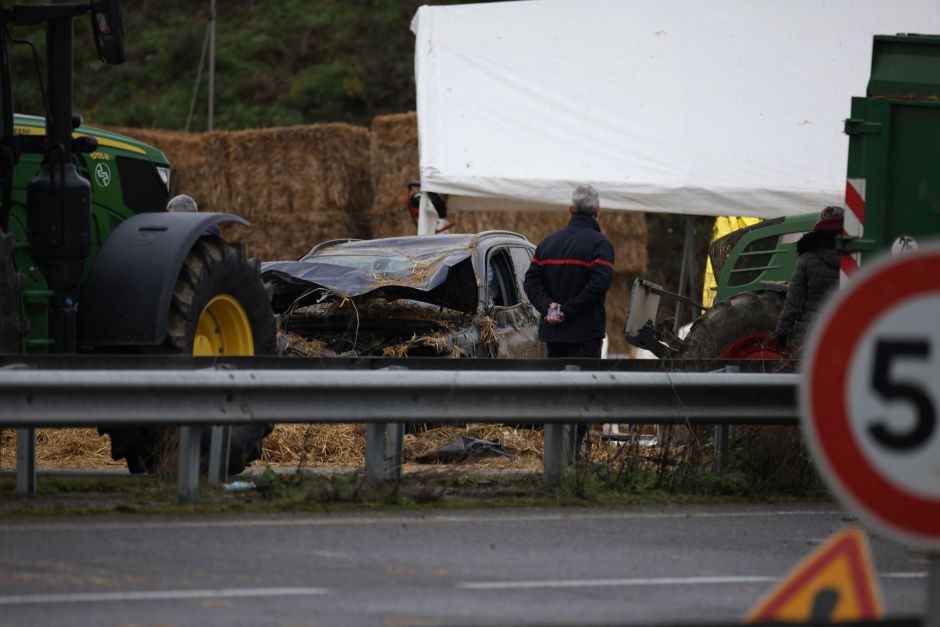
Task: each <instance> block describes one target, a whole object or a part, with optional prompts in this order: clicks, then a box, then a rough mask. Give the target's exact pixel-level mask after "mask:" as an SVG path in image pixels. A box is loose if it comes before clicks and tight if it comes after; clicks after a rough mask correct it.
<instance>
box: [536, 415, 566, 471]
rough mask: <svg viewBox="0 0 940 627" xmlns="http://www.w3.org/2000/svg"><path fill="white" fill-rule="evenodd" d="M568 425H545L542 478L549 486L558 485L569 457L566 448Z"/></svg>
mask: <svg viewBox="0 0 940 627" xmlns="http://www.w3.org/2000/svg"><path fill="white" fill-rule="evenodd" d="M566 426H567V425H561V424H547V425H545V430H544V431H545V434H544V435H545V444H544V447H543V449H542V476H543V478H544V480H545V483H546V484H547V485H558V483H560V482H561V473H562V471H563V470H564V467H565V466H566V465H567V462H568V459H569V456H568V453H567V450H566V449H567V447H566V446H565V441H566V440H567V439H568V438H566V437H565V436H566V433H565V432H566V431H567V429H566V428H565V427H566Z"/></svg>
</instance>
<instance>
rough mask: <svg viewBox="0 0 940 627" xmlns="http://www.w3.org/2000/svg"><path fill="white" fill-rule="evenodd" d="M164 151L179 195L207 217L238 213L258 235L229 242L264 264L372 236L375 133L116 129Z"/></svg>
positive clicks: (230, 234) (321, 127)
mask: <svg viewBox="0 0 940 627" xmlns="http://www.w3.org/2000/svg"><path fill="white" fill-rule="evenodd" d="M115 130H116V131H117V132H121V133H124V134H126V135H128V136H131V137H135V138H137V139H140V140H141V141H144V142H147V143H149V144H152V145H154V146H156V147H157V148H160V149H161V150H162V151H163V152H164V153H165V154H166V155H167V158H168V159H169V160H170V163H171V165H172V170H173V173H172V175H171V189H172V193H174V194H176V193H185V194H189V195H190V196H192V197H193V198H195V199H196V202H198V203H199V207H200V209H201V210H202V211H221V212H226V213H234V214H236V215H240V216H241V217H243V218H245V219H247V220H248V221H249V222H251V224H252V226H251V229H250V230H248V231H245V230H244V229H243V228H242V227H240V226H236V225H229V226H226V227H224V228H223V235H225V237H227V238H229V239H232V240H237V241H240V242H242V243H243V244H245V247H246V249H247V250H248V253H249V254H250V255H252V256H256V257H260V258H262V259H293V258H296V257H299V256H300V255H302V254H303V253H305V252H307V250H309V249H310V247H311V246H313V245H314V244H317V243H319V242H322V241H324V240H328V239H335V238H341V237H359V238H365V237H369V236H370V230H371V229H370V227H369V209H370V207H371V206H372V182H371V170H370V162H369V146H370V139H371V134H370V132H369V130H368V129H365V128H362V127H358V126H352V125H349V124H317V125H311V126H294V127H283V128H270V129H262V130H251V131H214V132H211V133H199V134H187V133H175V132H171V131H154V130H137V129H115Z"/></svg>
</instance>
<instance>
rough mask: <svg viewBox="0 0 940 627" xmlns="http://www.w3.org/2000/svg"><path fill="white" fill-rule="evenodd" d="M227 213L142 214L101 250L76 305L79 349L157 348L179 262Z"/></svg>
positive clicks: (230, 217) (115, 233) (226, 219)
mask: <svg viewBox="0 0 940 627" xmlns="http://www.w3.org/2000/svg"><path fill="white" fill-rule="evenodd" d="M222 222H238V223H239V224H244V225H246V226H247V225H248V221H247V220H245V219H244V218H240V217H238V216H235V215H232V214H228V213H180V212H177V213H142V214H139V215H136V216H134V217H132V218H129V219H127V220H125V221H124V222H122V223H121V224H120V225H119V226H118V227H117V228H116V229H114V231H113V232H112V233H111V235H110V236H109V237H108V239H107V240H106V241H105V243H104V245H103V246H102V247H101V251H100V252H99V253H98V256H97V258H96V259H95V262H94V264H93V265H92V267H91V270H90V271H89V273H88V277H87V279H86V281H85V284H84V286H83V287H82V292H81V300H80V301H79V304H78V342H79V346H86V347H89V346H156V345H158V344H161V343H163V340H164V338H165V337H166V325H167V317H168V315H169V312H170V299H171V297H172V295H173V289H174V288H175V286H176V279H177V277H178V276H179V272H180V269H181V268H182V266H183V261H184V260H185V259H186V255H187V254H188V253H189V251H190V249H191V248H192V247H193V245H194V244H195V243H196V242H197V241H198V240H199V238H200V237H203V236H204V235H206V230H207V229H209V228H210V227H212V226H214V225H217V224H220V223H222Z"/></svg>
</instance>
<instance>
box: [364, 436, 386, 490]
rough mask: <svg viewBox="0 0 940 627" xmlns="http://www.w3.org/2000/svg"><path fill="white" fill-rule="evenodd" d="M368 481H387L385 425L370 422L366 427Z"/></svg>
mask: <svg viewBox="0 0 940 627" xmlns="http://www.w3.org/2000/svg"><path fill="white" fill-rule="evenodd" d="M366 479H368V480H369V481H384V480H385V425H384V424H383V423H379V422H370V423H369V424H367V425H366Z"/></svg>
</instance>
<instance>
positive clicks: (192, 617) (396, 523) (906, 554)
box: [0, 504, 927, 626]
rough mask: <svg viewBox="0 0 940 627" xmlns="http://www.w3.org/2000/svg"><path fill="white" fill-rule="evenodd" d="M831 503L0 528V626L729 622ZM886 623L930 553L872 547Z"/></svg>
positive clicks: (825, 529)
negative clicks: (888, 615) (885, 608)
mask: <svg viewBox="0 0 940 627" xmlns="http://www.w3.org/2000/svg"><path fill="white" fill-rule="evenodd" d="M851 522H852V519H851V517H849V516H847V515H846V514H844V513H843V512H842V511H841V510H840V508H839V507H838V506H837V505H834V504H821V505H813V506H806V505H779V506H739V505H738V506H730V505H720V506H719V505H712V506H668V507H666V506H664V507H638V508H630V509H583V510H581V509H564V510H543V509H535V510H492V511H487V510H474V511H454V512H445V513H440V512H439V513H404V514H403V513H394V514H317V515H310V514H304V515H270V516H261V515H257V514H253V515H250V516H248V515H244V516H242V515H225V516H217V517H213V516H201V515H200V516H197V515H173V516H165V517H161V516H149V515H148V516H139V515H126V516H108V517H84V518H83V517H66V518H55V517H48V518H42V519H31V520H6V521H2V522H0V545H2V551H0V625H90V624H95V625H128V624H151V625H152V624H160V625H262V624H263V625H290V626H297V625H426V624H462V625H468V624H501V625H505V624H526V623H529V624H579V625H586V624H592V623H594V624H599V623H603V624H612V623H613V624H620V623H623V624H649V623H670V622H682V623H702V622H711V623H714V622H719V621H729V622H740V620H741V619H742V617H743V616H744V614H745V613H746V612H747V610H748V609H749V608H750V607H751V606H752V605H753V604H754V603H755V601H757V600H758V599H759V598H760V596H761V595H762V594H763V593H764V592H765V591H766V590H767V589H768V588H769V587H770V586H771V585H772V584H773V582H774V581H775V580H776V579H777V578H779V577H780V576H781V575H783V574H785V573H786V572H787V571H788V570H789V569H790V568H791V567H792V566H793V565H794V564H795V563H796V562H797V561H798V560H799V559H800V558H801V557H802V556H803V555H804V554H806V553H807V552H809V551H811V550H813V549H814V548H816V547H817V546H818V545H819V544H820V543H822V542H823V541H824V540H825V539H826V538H827V537H828V536H829V535H830V534H832V533H833V532H835V531H837V530H839V529H841V528H843V527H845V526H846V525H848V524H851ZM872 549H873V553H874V557H875V562H876V567H877V569H878V572H879V574H880V580H881V585H882V589H883V592H884V596H885V603H886V607H887V609H888V612H889V614H891V615H913V614H917V613H920V612H922V611H923V607H924V604H925V600H924V589H925V586H926V580H925V578H924V577H925V571H926V569H927V566H926V559H925V558H924V556H923V555H920V554H917V553H914V552H911V551H909V550H907V549H905V548H903V547H901V546H899V545H896V544H893V543H891V542H888V541H887V540H884V539H881V538H878V537H874V538H872Z"/></svg>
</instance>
